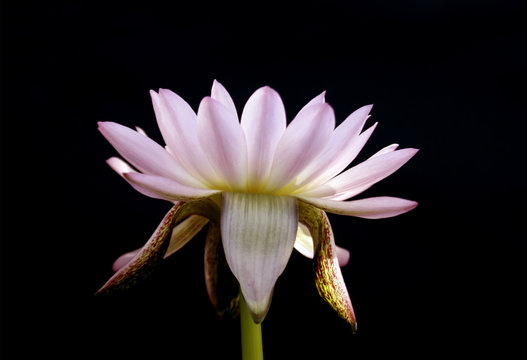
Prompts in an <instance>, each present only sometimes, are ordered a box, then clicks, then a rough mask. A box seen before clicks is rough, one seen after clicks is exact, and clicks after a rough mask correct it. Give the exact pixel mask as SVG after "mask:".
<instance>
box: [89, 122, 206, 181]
mask: <svg viewBox="0 0 527 360" xmlns="http://www.w3.org/2000/svg"><path fill="white" fill-rule="evenodd" d="M98 124H99V131H100V132H101V133H102V134H103V136H104V137H105V138H106V139H107V140H108V141H109V142H110V143H111V144H112V145H113V147H114V148H115V150H117V152H119V154H121V155H122V156H123V157H124V158H125V159H126V160H127V161H129V162H130V163H131V164H132V165H134V166H135V167H136V168H137V169H139V170H140V171H142V172H144V173H147V174H153V175H158V176H163V177H167V178H171V179H175V180H177V181H178V182H180V183H182V184H185V185H189V186H197V187H202V186H203V184H202V183H200V182H199V181H198V180H196V179H195V178H194V177H192V176H191V175H189V174H188V173H187V172H186V171H185V170H184V169H183V168H182V167H181V165H179V163H178V162H177V161H175V160H174V158H173V157H172V156H171V155H170V154H169V153H167V152H166V151H165V149H164V148H163V147H162V146H161V145H159V144H157V143H156V142H155V141H153V140H152V139H150V138H148V137H146V136H144V135H142V134H140V133H138V132H137V131H134V130H132V129H130V128H127V127H126V126H123V125H119V124H117V123H114V122H99V123H98Z"/></svg>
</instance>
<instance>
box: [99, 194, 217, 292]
mask: <svg viewBox="0 0 527 360" xmlns="http://www.w3.org/2000/svg"><path fill="white" fill-rule="evenodd" d="M219 213H220V211H219V208H218V206H217V205H216V202H215V201H213V199H212V198H203V199H200V200H196V201H191V202H184V203H177V204H176V205H174V206H173V207H172V208H171V209H170V210H169V211H168V213H167V214H166V215H165V217H164V218H163V220H162V221H161V223H160V224H159V225H158V227H157V229H156V230H155V231H154V233H153V234H152V236H151V237H150V239H149V240H148V241H147V242H146V244H145V245H144V246H143V247H142V248H141V249H140V250H139V251H137V252H136V253H135V254H133V255H132V256H130V259H129V261H128V262H127V263H121V264H119V266H116V265H115V264H114V269H116V270H117V272H116V273H115V274H114V275H113V276H112V277H111V278H110V279H109V280H108V281H107V282H106V283H105V284H104V285H103V286H102V287H101V288H100V289H99V290H98V291H97V292H96V295H98V294H104V293H108V292H109V291H112V290H122V289H128V288H130V287H132V286H133V285H135V284H136V283H138V282H139V281H141V280H143V279H144V278H146V277H147V276H148V275H150V273H151V272H152V270H153V269H154V268H155V266H156V265H157V264H158V263H159V262H160V261H161V260H163V257H164V255H165V253H166V252H167V249H168V248H169V244H170V239H171V235H172V230H173V228H174V226H176V225H177V224H178V223H179V222H181V221H182V220H184V219H186V218H188V217H189V216H192V215H200V216H202V217H207V218H209V219H211V220H212V221H215V222H216V223H219ZM118 260H119V259H118Z"/></svg>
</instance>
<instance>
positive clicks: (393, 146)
mask: <svg viewBox="0 0 527 360" xmlns="http://www.w3.org/2000/svg"><path fill="white" fill-rule="evenodd" d="M398 147H399V144H391V145H388V146H386V147H383V148H382V149H381V150H379V151H377V152H376V153H375V154H373V155H372V156H371V157H375V156H379V155H383V154H388V153H390V152H392V151H395V150H397V148H398Z"/></svg>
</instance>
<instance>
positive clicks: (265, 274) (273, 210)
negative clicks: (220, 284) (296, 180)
mask: <svg viewBox="0 0 527 360" xmlns="http://www.w3.org/2000/svg"><path fill="white" fill-rule="evenodd" d="M297 224H298V210H297V204H296V199H295V198H292V197H287V196H277V195H266V194H249V193H235V192H224V193H223V202H222V211H221V236H222V241H223V247H224V249H225V257H226V259H227V263H228V264H229V267H230V268H231V270H232V272H233V274H234V276H236V278H237V279H238V281H239V282H240V286H241V290H242V292H243V296H244V298H245V300H246V302H247V305H248V307H249V310H250V311H251V313H252V315H253V319H254V320H255V322H261V321H262V320H263V319H264V317H265V315H266V314H267V310H268V309H269V305H270V303H271V296H272V292H273V288H274V285H275V283H276V280H277V279H278V277H279V276H280V274H282V272H283V271H284V269H285V266H286V265H287V262H288V261H289V257H290V256H291V252H292V251H293V245H294V243H295V237H296V231H297Z"/></svg>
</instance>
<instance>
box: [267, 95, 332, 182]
mask: <svg viewBox="0 0 527 360" xmlns="http://www.w3.org/2000/svg"><path fill="white" fill-rule="evenodd" d="M334 127H335V114H334V113H333V109H332V108H331V107H330V106H329V105H327V104H326V103H322V104H316V105H312V106H309V107H308V108H304V109H303V110H301V111H300V113H299V114H298V115H297V116H296V117H295V118H294V119H293V121H292V122H291V124H289V126H288V127H287V129H286V130H285V132H284V134H283V136H282V138H281V139H280V141H279V143H278V146H277V148H276V152H275V155H274V159H273V165H272V168H271V173H270V175H269V182H268V185H267V191H278V190H279V189H280V188H282V187H284V186H286V185H287V184H288V183H289V182H291V181H292V180H293V179H294V178H295V177H296V176H297V174H298V173H299V172H300V171H302V170H303V169H304V168H305V167H306V166H307V165H308V164H309V163H310V162H311V161H313V159H314V158H315V157H316V156H318V155H319V154H320V152H321V151H322V149H323V148H324V147H325V146H326V144H327V143H328V141H329V139H330V137H331V132H332V131H333V128H334Z"/></svg>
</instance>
